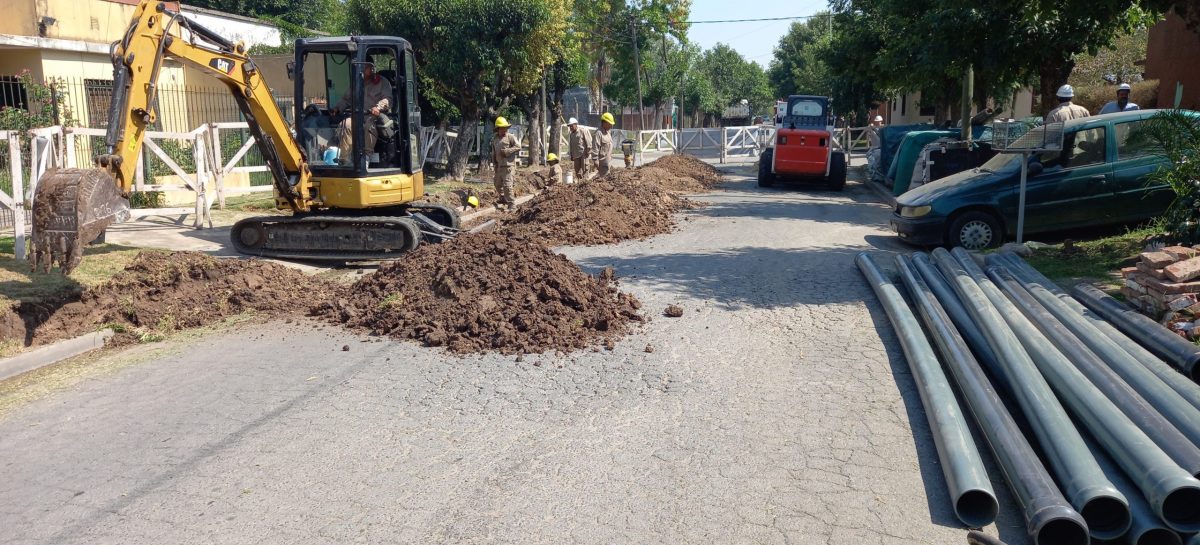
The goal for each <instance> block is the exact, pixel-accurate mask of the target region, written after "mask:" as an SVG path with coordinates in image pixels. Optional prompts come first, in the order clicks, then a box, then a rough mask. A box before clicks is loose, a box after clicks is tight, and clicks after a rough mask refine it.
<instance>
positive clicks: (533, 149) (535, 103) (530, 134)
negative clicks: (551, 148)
mask: <svg viewBox="0 0 1200 545" xmlns="http://www.w3.org/2000/svg"><path fill="white" fill-rule="evenodd" d="M529 103H530V106H529V107H528V108H526V109H525V112H526V115H528V116H529V120H528V122H527V125H526V133H525V134H526V137H527V138H528V139H529V165H530V166H533V165H537V164H541V157H542V156H543V155H545V153H544V152H543V151H542V131H541V127H542V101H541V100H540V99H538V98H537V95H536V94H535V95H534V96H533V98H532V99H530V101H529Z"/></svg>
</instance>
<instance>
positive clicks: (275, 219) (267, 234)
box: [230, 203, 460, 261]
mask: <svg viewBox="0 0 1200 545" xmlns="http://www.w3.org/2000/svg"><path fill="white" fill-rule="evenodd" d="M458 226H459V220H458V214H457V212H455V211H454V210H453V209H452V208H449V207H446V206H444V205H440V204H433V203H419V204H418V203H414V205H413V206H410V207H406V208H405V209H404V211H403V213H402V214H398V215H389V216H356V215H345V214H337V213H332V212H330V213H319V214H309V215H302V216H257V217H253V218H246V219H243V220H241V221H239V222H237V223H236V224H234V226H233V229H232V230H231V231H230V241H231V242H232V243H233V247H234V249H236V250H237V251H238V252H239V253H242V254H245V255H252V256H258V257H274V258H281V259H304V260H312V261H381V260H390V259H397V258H399V257H401V256H402V255H403V254H404V253H406V252H409V251H412V250H413V249H415V248H416V247H417V246H419V245H420V244H421V243H422V242H425V243H437V242H442V241H444V240H449V239H451V238H454V237H455V236H457V235H458V234H459V232H460V231H459V229H458Z"/></svg>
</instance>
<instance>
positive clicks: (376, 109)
mask: <svg viewBox="0 0 1200 545" xmlns="http://www.w3.org/2000/svg"><path fill="white" fill-rule="evenodd" d="M362 74H363V98H364V102H363V103H364V104H370V105H372V106H371V110H370V112H367V113H369V114H371V115H369V116H365V119H366V123H367V126H366V131H364V134H365V135H366V141H365V142H363V144H364V145H365V146H366V152H367V155H370V154H371V152H372V151H374V149H375V142H376V140H377V139H378V138H379V127H380V126H381V125H382V126H386V125H388V124H389V123H390V121H391V120H390V119H389V118H388V117H387V116H386V115H384V114H386V113H387V111H388V106H389V105H390V104H391V103H390V97H391V96H392V84H391V82H389V81H388V80H387V78H385V77H383V76H381V75H379V74H378V73H376V72H375V62H374V59H372V60H371V61H370V62H368V63H367V64H366V65H364V66H363V71H362ZM351 104H353V100H352V99H351V97H350V90H349V89H347V90H346V92H345V93H343V94H342V99H341V100H339V101H338V103H337V104H335V105H334V106H333V110H332V111H331V112H330V113H331V114H332V115H333V117H334V118H335V119H336V118H337V116H338V115H339V114H340V113H341V112H342V110H345V109H346V108H349V107H350V105H351ZM351 119H353V116H347V117H346V119H343V120H342V122H341V124H339V125H338V131H337V135H338V149H339V150H340V155H339V157H338V162H339V163H340V164H342V165H348V164H350V162H351V161H352V160H353V154H352V153H350V151H349V150H350V149H351V141H352V140H351V135H352V134H353V133H352V132H351V121H350V120H351Z"/></svg>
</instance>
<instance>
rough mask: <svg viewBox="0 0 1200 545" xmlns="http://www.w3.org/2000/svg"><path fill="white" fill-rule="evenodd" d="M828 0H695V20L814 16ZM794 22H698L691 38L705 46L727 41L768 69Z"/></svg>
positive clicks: (690, 31) (693, 13)
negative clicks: (776, 47) (776, 50)
mask: <svg viewBox="0 0 1200 545" xmlns="http://www.w3.org/2000/svg"><path fill="white" fill-rule="evenodd" d="M826 6H828V2H827V1H826V0H737V1H731V0H692V14H691V17H690V19H691V20H692V21H711V20H727V19H762V18H768V17H796V16H803V15H812V14H814V13H816V12H818V11H821V10H824V9H826ZM791 24H792V21H758V22H753V23H710V24H695V25H692V27H691V28H690V29H688V37H689V38H690V39H691V40H692V41H693V42H695V43H696V44H698V45H699V46H700V47H702V48H704V49H708V48H710V47H712V46H714V45H716V44H717V43H724V44H726V45H729V46H730V47H732V48H734V49H736V50H737V51H738V53H741V54H742V56H743V57H745V58H746V60H749V61H751V62H757V63H758V64H760V65H762V67H763V68H766V66H767V64H769V63H770V62H771V57H772V56H773V55H772V53H773V52H774V50H775V45H776V44H778V43H779V38H782V37H783V35H784V34H785V33H786V32H787V29H788V27H789V26H790V25H791Z"/></svg>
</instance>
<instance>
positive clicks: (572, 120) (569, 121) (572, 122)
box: [567, 117, 579, 125]
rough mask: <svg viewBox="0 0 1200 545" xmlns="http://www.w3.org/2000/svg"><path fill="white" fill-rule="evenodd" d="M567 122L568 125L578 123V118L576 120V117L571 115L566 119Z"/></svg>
mask: <svg viewBox="0 0 1200 545" xmlns="http://www.w3.org/2000/svg"><path fill="white" fill-rule="evenodd" d="M567 124H568V125H578V124H579V120H578V119H575V118H574V117H572V118H571V119H568V120H567Z"/></svg>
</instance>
